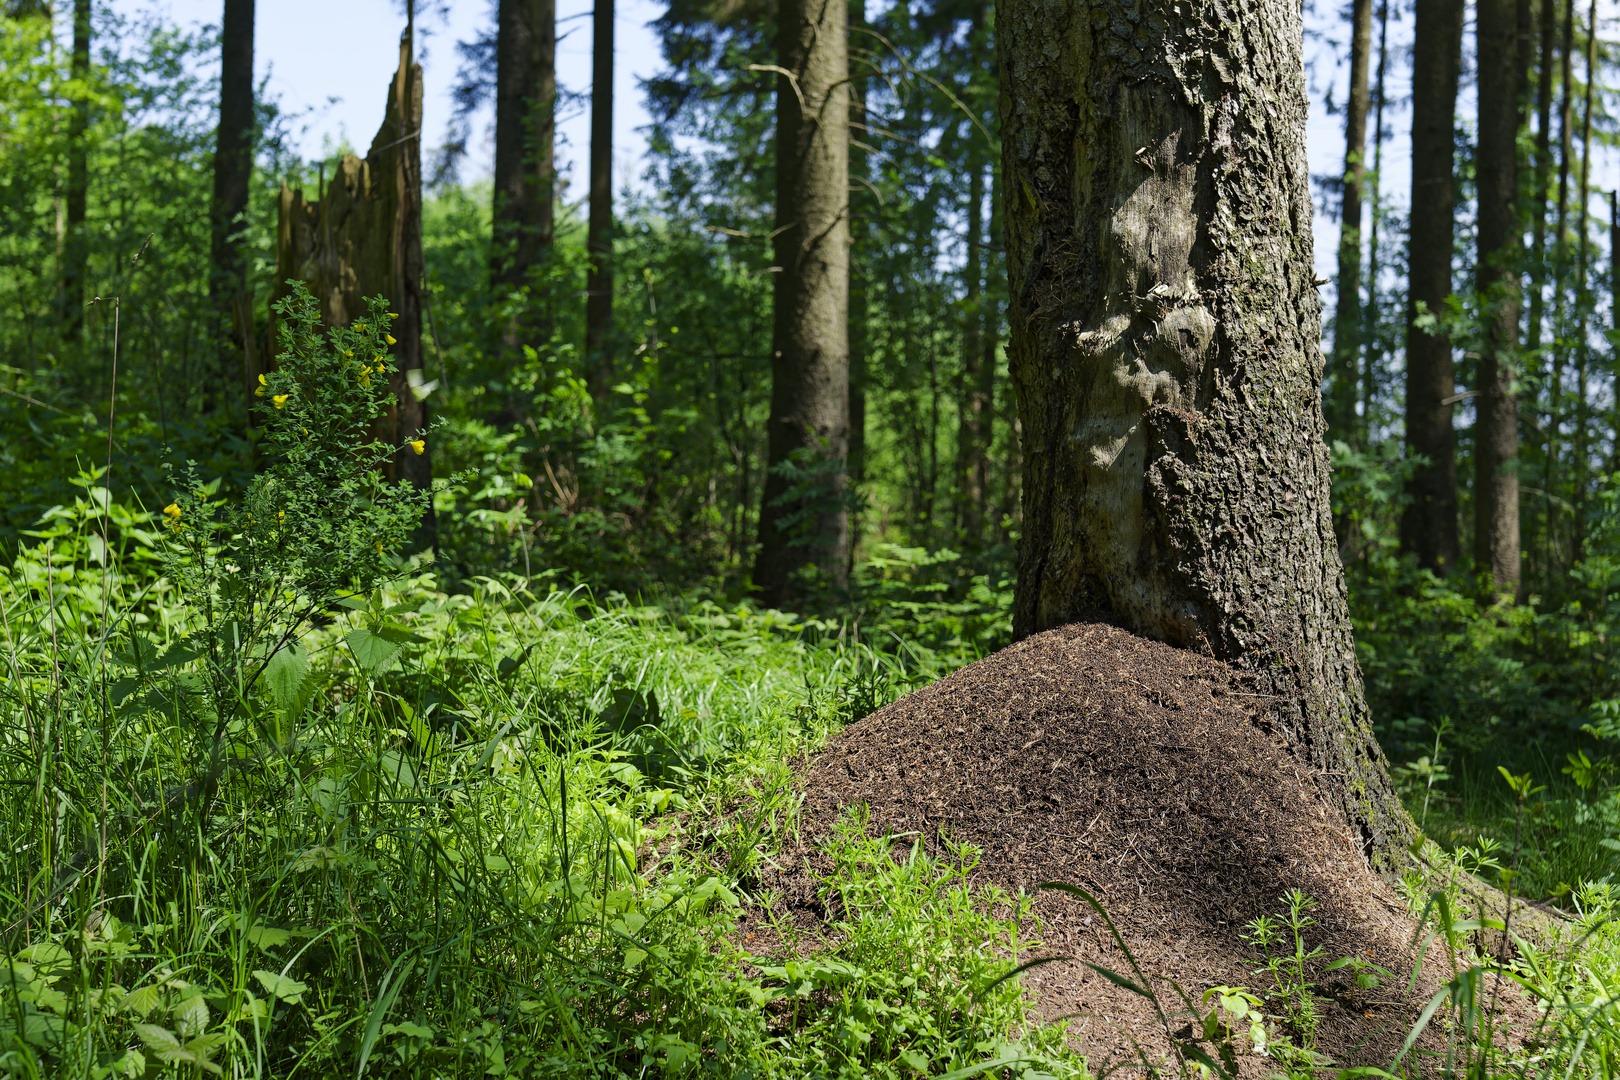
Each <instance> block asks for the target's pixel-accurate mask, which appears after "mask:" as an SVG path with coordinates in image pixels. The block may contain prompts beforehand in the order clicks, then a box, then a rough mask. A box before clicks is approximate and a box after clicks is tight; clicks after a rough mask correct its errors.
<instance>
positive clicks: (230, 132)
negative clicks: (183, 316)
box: [208, 0, 259, 402]
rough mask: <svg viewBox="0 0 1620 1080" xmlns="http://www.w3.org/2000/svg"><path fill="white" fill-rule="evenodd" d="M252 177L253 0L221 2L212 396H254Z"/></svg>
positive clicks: (212, 248) (256, 361)
mask: <svg viewBox="0 0 1620 1080" xmlns="http://www.w3.org/2000/svg"><path fill="white" fill-rule="evenodd" d="M252 178H253V0H225V12H224V18H223V20H222V24H221V28H220V71H219V134H218V138H217V141H216V143H215V148H214V198H213V203H212V205H211V206H210V214H209V226H210V231H211V238H210V239H211V245H210V251H209V253H210V256H211V262H212V264H213V265H212V273H211V274H210V275H209V279H208V292H209V298H210V299H211V300H212V301H213V304H212V306H213V309H214V311H216V312H217V313H218V314H219V317H220V319H221V320H222V321H223V322H228V324H229V326H230V335H229V342H228V343H226V344H225V346H224V347H223V348H222V349H221V350H220V353H221V357H220V360H221V367H220V381H219V392H218V399H219V401H221V402H224V401H226V400H229V398H231V397H233V396H236V395H238V394H240V395H241V400H243V401H248V402H251V401H252V391H253V387H254V386H255V385H256V384H257V382H258V375H259V359H258V350H257V349H256V348H255V345H256V341H255V338H254V333H253V294H252V293H251V292H250V291H249V289H248V280H247V244H246V242H245V240H244V237H243V233H244V231H245V230H246V228H247V223H246V221H245V220H244V218H245V216H246V214H247V208H248V184H249V182H250V181H251V180H252Z"/></svg>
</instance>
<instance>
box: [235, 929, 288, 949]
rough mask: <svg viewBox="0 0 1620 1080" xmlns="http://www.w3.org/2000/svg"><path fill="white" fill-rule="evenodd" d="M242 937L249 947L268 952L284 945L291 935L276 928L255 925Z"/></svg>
mask: <svg viewBox="0 0 1620 1080" xmlns="http://www.w3.org/2000/svg"><path fill="white" fill-rule="evenodd" d="M244 936H245V937H246V938H247V939H248V943H249V944H250V945H253V946H255V947H256V948H258V949H259V950H260V951H261V952H269V951H270V950H271V949H274V948H278V947H279V946H282V945H285V944H286V943H287V941H288V939H290V938H291V937H292V934H291V932H289V931H287V930H282V929H280V928H278V927H274V926H265V925H264V924H263V923H256V924H255V925H254V926H253V928H252V929H250V930H249V931H248V932H247V934H246V935H244Z"/></svg>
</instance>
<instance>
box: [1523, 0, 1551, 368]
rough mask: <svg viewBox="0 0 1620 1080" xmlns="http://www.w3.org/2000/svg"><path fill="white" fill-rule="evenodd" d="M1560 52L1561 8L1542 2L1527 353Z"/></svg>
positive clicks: (1542, 269) (1543, 242)
mask: <svg viewBox="0 0 1620 1080" xmlns="http://www.w3.org/2000/svg"><path fill="white" fill-rule="evenodd" d="M1557 50H1558V8H1557V5H1556V3H1555V0H1541V49H1540V53H1541V63H1540V65H1539V66H1538V68H1537V70H1536V178H1535V189H1534V191H1532V192H1531V196H1530V235H1531V256H1530V280H1531V290H1530V317H1529V319H1528V321H1527V325H1526V327H1525V351H1526V352H1527V353H1528V354H1532V355H1533V354H1534V353H1535V352H1536V351H1537V350H1538V349H1540V347H1541V321H1542V305H1543V299H1542V288H1543V287H1544V286H1545V284H1546V280H1547V266H1546V259H1547V185H1548V184H1549V183H1550V182H1551V181H1552V88H1553V63H1554V60H1555V58H1556V56H1557Z"/></svg>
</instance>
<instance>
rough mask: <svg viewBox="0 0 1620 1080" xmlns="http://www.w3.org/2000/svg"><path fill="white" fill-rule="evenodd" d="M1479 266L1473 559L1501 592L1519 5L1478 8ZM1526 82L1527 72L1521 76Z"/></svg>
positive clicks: (1513, 286) (1505, 551) (1512, 479)
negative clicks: (1481, 339)
mask: <svg viewBox="0 0 1620 1080" xmlns="http://www.w3.org/2000/svg"><path fill="white" fill-rule="evenodd" d="M1476 26H1477V33H1478V47H1479V66H1480V70H1481V71H1489V72H1497V73H1500V76H1501V77H1497V78H1486V79H1480V80H1479V153H1478V160H1477V164H1476V172H1477V176H1478V182H1479V261H1478V264H1477V265H1478V271H1477V276H1476V284H1475V287H1476V288H1477V289H1478V291H1479V299H1480V304H1481V312H1482V314H1483V316H1484V319H1485V329H1486V340H1485V347H1484V348H1483V349H1482V350H1481V351H1480V358H1479V380H1478V382H1479V401H1478V404H1477V409H1478V411H1477V414H1476V415H1477V417H1478V419H1477V420H1476V422H1475V433H1474V434H1475V438H1474V465H1475V470H1474V561H1475V562H1476V563H1477V564H1478V566H1479V568H1480V569H1481V570H1486V571H1489V572H1490V574H1491V578H1492V581H1493V582H1494V585H1495V588H1496V590H1497V591H1498V592H1501V593H1507V594H1512V593H1513V592H1515V591H1516V590H1517V588H1518V584H1519V474H1518V464H1519V400H1518V397H1517V395H1516V394H1515V393H1514V391H1513V384H1514V382H1515V381H1516V371H1517V365H1518V346H1519V268H1518V256H1519V232H1520V229H1519V223H1518V220H1517V213H1516V208H1515V205H1514V204H1515V202H1516V201H1517V199H1518V194H1519V187H1518V185H1519V150H1518V134H1519V93H1518V91H1519V88H1520V79H1519V78H1513V77H1511V75H1510V74H1509V73H1511V72H1513V71H1514V70H1515V69H1516V68H1517V66H1518V59H1519V40H1518V11H1517V8H1516V5H1515V0H1479V3H1478V17H1477V23H1476ZM1521 76H1522V72H1521Z"/></svg>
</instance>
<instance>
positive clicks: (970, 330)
mask: <svg viewBox="0 0 1620 1080" xmlns="http://www.w3.org/2000/svg"><path fill="white" fill-rule="evenodd" d="M967 157H968V161H969V166H968V167H969V169H970V171H971V172H970V175H969V177H968V199H967V202H968V205H967V261H966V262H965V264H964V265H963V267H962V277H963V283H964V285H965V286H966V287H965V289H964V290H963V291H964V293H965V294H966V300H965V303H964V304H963V311H962V377H961V379H960V381H959V384H958V391H957V417H956V463H957V464H956V484H957V487H956V492H957V501H958V504H959V506H960V508H961V509H960V511H959V512H958V514H957V518H958V520H959V521H960V523H961V528H962V542H963V543H964V544H966V545H967V546H968V548H970V549H973V548H977V547H979V545H980V542H981V535H982V533H983V531H984V530H983V513H982V510H983V507H984V492H983V491H981V490H980V489H979V478H980V474H981V473H982V471H983V470H982V467H981V465H980V462H979V454H980V452H981V450H982V448H983V446H984V438H983V436H982V434H981V432H980V425H981V424H982V423H983V418H984V403H983V402H982V401H981V400H980V398H979V382H980V375H981V372H980V366H981V365H982V364H983V363H984V341H983V338H984V321H983V320H984V312H983V307H984V287H983V286H984V264H983V251H984V246H983V237H984V169H983V168H982V167H981V166H980V165H979V163H978V161H977V160H975V158H976V155H974V154H973V153H972V152H971V151H970V152H969V154H968V155H967Z"/></svg>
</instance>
